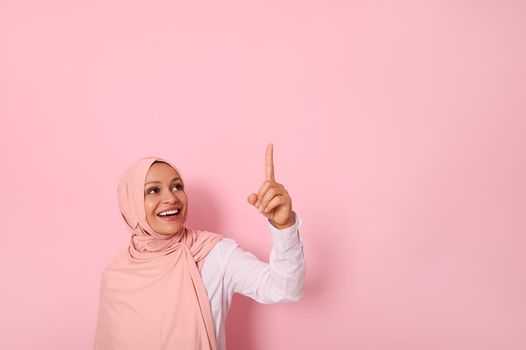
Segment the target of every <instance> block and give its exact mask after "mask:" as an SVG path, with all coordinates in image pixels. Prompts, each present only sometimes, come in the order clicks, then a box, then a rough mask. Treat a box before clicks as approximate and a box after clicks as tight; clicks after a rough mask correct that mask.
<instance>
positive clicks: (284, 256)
mask: <svg viewBox="0 0 526 350" xmlns="http://www.w3.org/2000/svg"><path fill="white" fill-rule="evenodd" d="M294 218H295V221H294V223H293V225H292V226H290V227H288V228H285V229H281V230H280V229H278V228H276V227H274V226H273V225H272V224H270V222H269V229H270V233H271V236H272V242H273V246H272V250H271V252H270V259H269V263H265V262H263V261H261V260H259V259H258V258H257V257H256V256H254V255H253V254H252V253H250V252H248V251H245V250H243V249H242V248H241V247H239V245H237V246H236V247H235V248H234V249H233V251H232V254H230V256H229V258H228V260H227V262H226V268H225V275H224V278H225V286H226V288H227V290H228V291H229V293H230V294H232V293H234V292H235V293H240V294H243V295H245V296H248V297H250V298H252V299H253V300H255V301H257V302H259V303H263V304H272V303H283V302H293V301H298V300H300V299H301V298H302V297H303V285H304V279H305V261H304V257H303V245H302V243H301V240H300V236H299V228H300V226H301V218H300V217H299V216H298V215H294Z"/></svg>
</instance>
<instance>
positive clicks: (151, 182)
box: [144, 176, 181, 186]
mask: <svg viewBox="0 0 526 350" xmlns="http://www.w3.org/2000/svg"><path fill="white" fill-rule="evenodd" d="M175 180H181V178H180V177H177V176H176V177H174V178H173V179H172V181H170V182H174V181H175ZM153 183H159V184H160V183H161V181H148V182H147V183H145V184H144V186H146V185H148V184H153Z"/></svg>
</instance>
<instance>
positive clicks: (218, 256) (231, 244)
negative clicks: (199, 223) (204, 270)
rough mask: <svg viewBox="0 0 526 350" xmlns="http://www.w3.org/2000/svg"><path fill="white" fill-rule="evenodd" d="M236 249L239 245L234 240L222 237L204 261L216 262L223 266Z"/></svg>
mask: <svg viewBox="0 0 526 350" xmlns="http://www.w3.org/2000/svg"><path fill="white" fill-rule="evenodd" d="M237 247H239V244H238V243H237V242H236V240H235V239H233V238H230V237H225V236H223V238H222V239H221V240H220V241H219V242H217V243H216V245H215V246H214V248H212V250H211V251H210V253H209V254H208V256H207V257H206V259H207V260H216V262H217V263H218V264H219V265H220V266H225V264H226V262H227V261H228V260H229V258H230V256H231V255H232V254H233V253H234V251H235V249H236V248H237Z"/></svg>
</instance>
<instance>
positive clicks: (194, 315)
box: [94, 157, 223, 350]
mask: <svg viewBox="0 0 526 350" xmlns="http://www.w3.org/2000/svg"><path fill="white" fill-rule="evenodd" d="M155 161H161V162H165V163H167V164H169V165H170V166H172V167H173V168H174V169H175V170H176V171H177V172H178V173H179V175H180V176H181V173H180V172H179V171H178V170H177V168H176V167H175V166H174V165H173V164H171V163H170V162H168V161H167V160H164V159H162V158H158V157H145V158H142V159H140V160H139V161H137V162H136V163H135V164H133V165H132V166H131V167H129V168H128V169H127V170H126V171H125V172H124V174H123V175H122V177H121V179H120V182H119V186H118V190H117V194H118V199H119V207H120V211H121V214H122V217H123V219H124V221H125V222H126V224H127V228H128V231H129V232H130V234H131V238H130V244H129V246H128V247H127V248H126V249H124V250H123V251H122V252H121V253H120V254H118V255H117V257H116V258H115V259H114V260H113V261H112V262H111V263H110V264H109V265H108V266H107V267H106V268H105V269H104V271H103V273H102V281H101V286H100V295H99V312H98V320H97V328H96V334H95V341H94V350H146V349H148V350H150V349H151V350H174V349H196V350H201V349H202V350H215V349H216V337H215V331H214V324H213V320H212V312H211V309H210V302H209V299H208V295H207V293H206V289H205V287H204V284H203V281H202V279H201V275H200V273H199V271H200V269H201V267H202V264H203V262H204V259H205V257H206V255H207V254H208V253H209V252H210V250H211V249H212V248H213V247H214V246H215V244H216V243H217V242H218V241H220V240H221V239H222V238H223V237H222V236H221V235H218V234H216V233H212V232H208V231H195V230H192V229H190V228H188V227H186V226H184V225H183V226H182V227H181V229H180V230H179V231H178V232H174V233H173V234H171V235H161V234H158V233H156V232H154V231H153V230H152V228H151V227H150V225H149V224H148V222H147V219H146V213H145V209H144V182H145V179H146V175H147V173H148V170H149V169H150V166H151V165H152V164H153V163H154V162H155ZM181 180H182V176H181Z"/></svg>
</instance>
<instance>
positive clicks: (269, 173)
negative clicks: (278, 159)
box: [265, 143, 274, 181]
mask: <svg viewBox="0 0 526 350" xmlns="http://www.w3.org/2000/svg"><path fill="white" fill-rule="evenodd" d="M272 153H273V145H272V144H271V143H269V144H268V145H267V153H266V155H265V179H266V180H270V181H274V159H273V157H272Z"/></svg>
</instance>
